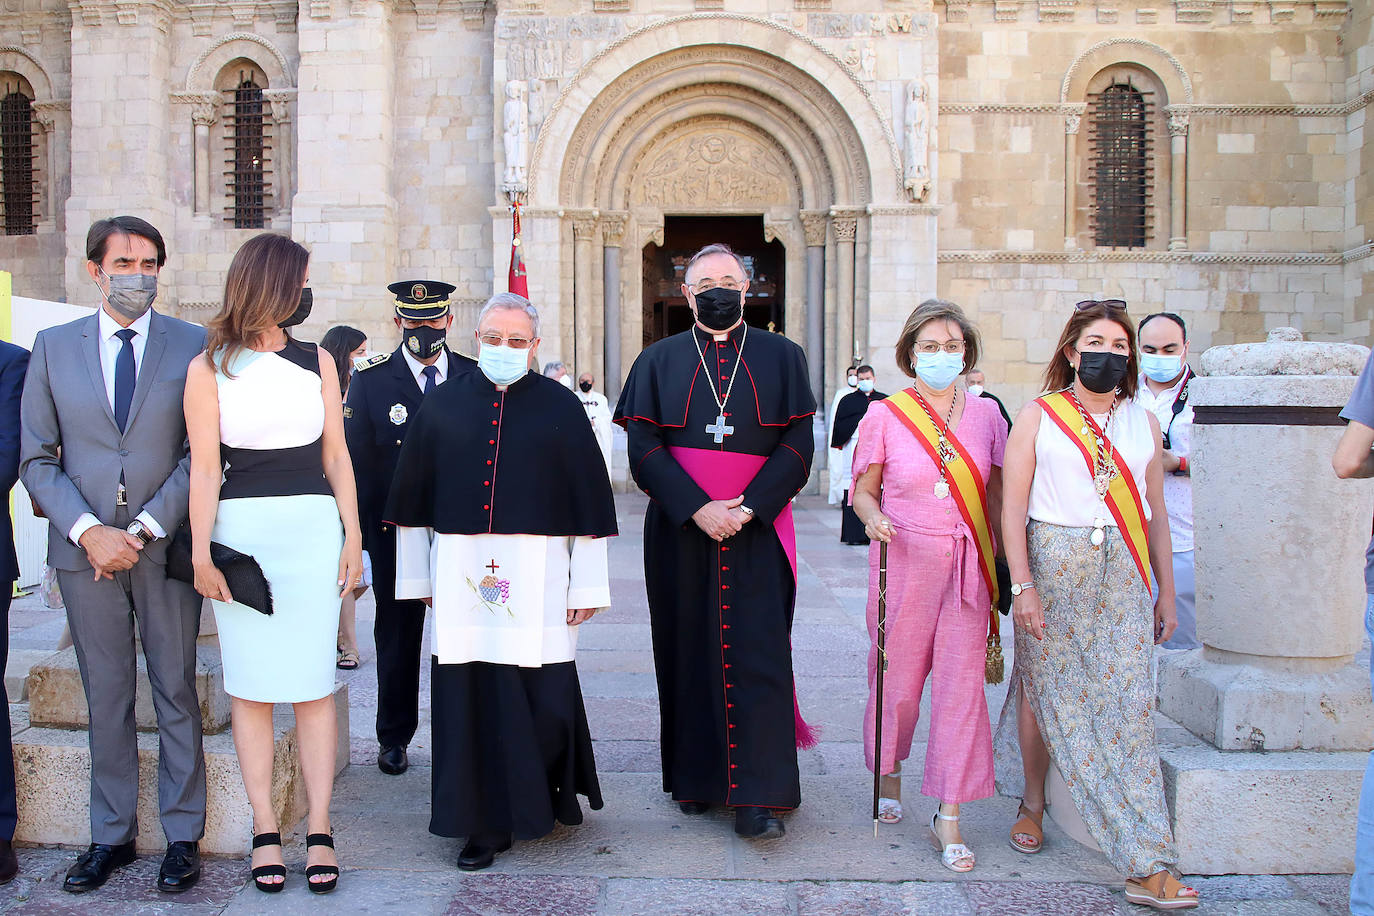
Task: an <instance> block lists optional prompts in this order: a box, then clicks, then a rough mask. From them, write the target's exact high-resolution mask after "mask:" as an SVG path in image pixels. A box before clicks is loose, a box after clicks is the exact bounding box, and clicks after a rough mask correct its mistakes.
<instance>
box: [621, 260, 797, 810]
mask: <svg viewBox="0 0 1374 916" xmlns="http://www.w3.org/2000/svg"><path fill="white" fill-rule="evenodd" d="M712 249H723V246H712ZM706 251H707V252H710V251H711V249H707V250H706ZM723 251H724V252H725V254H723V255H722V254H720V253H719V252H717V253H715V254H706V255H705V257H703V256H702V255H699V256H698V258H700V259H701V262H700V264H698V263H697V262H698V259H697V258H694V259H693V265H692V266H690V267H689V269H688V280H689V283H695V282H699V278H700V277H702V276H704V274H703V269H705V268H711V269H710V271H709V273H710V274H711V278H712V280H715V281H717V282H719V280H720V278H722V277H723V276H726V270H727V269H734V270H738V272H739V274H740V275H741V276H740V277H739V281H743V279H744V278H743V276H742V275H743V269H742V268H737V267H734V266H733V265H731V264H729V262H730V261H735V259H734V255H733V253H730V252H729V250H728V249H723ZM706 258H709V259H710V260H706ZM712 261H714V262H718V263H724V264H725V266H723V267H718V268H715V267H711V263H712ZM736 263H737V261H736ZM703 265H704V266H703ZM706 282H711V280H708V281H706ZM737 285H738V286H742V287H745V288H747V283H743V282H740V283H738V284H737ZM685 288H686V289H687V292H688V293H689V300H691V301H693V307H694V309H695V310H696V313H697V315H698V323H697V325H696V326H694V327H693V328H692V329H690V330H688V331H685V332H683V333H681V334H677V335H675V336H673V337H669V338H666V339H665V340H662V341H659V342H658V343H656V344H654V345H653V346H651V347H649V348H648V349H646V350H645V351H644V352H643V353H641V354H640V356H639V358H638V359H637V360H636V361H635V363H634V366H633V367H632V368H631V370H630V374H629V377H628V378H627V380H626V382H625V387H624V390H623V391H622V393H621V397H620V403H619V405H618V406H617V408H616V414H615V422H617V423H619V424H621V425H622V426H624V427H625V428H626V431H627V433H628V435H629V463H630V471H631V473H632V474H633V476H634V480H635V482H636V483H637V484H638V485H639V487H640V489H642V490H643V491H644V492H645V493H646V494H648V496H649V497H650V500H651V501H650V503H649V507H648V510H647V513H646V515H645V519H644V574H645V579H646V584H647V587H648V595H649V615H650V621H651V624H652V627H651V629H652V636H653V644H654V666H655V669H656V672H657V677H658V698H659V706H660V710H661V726H660V727H661V746H662V755H663V784H664V786H663V787H664V790H665V791H667V792H670V793H672V797H673V799H674V800H676V801H677V802H679V804H680V805H681V807H682V809H683V811H684V812H686V813H701V812H703V811H705V810H706V809H707V808H708V807H709V806H711V805H721V804H724V805H730V806H733V807H735V808H736V831H737V832H739V833H740V834H741V835H744V836H750V837H772V836H779V835H781V833H782V823H781V821H779V820H777V819H776V817H774V813H773V812H774V811H778V810H787V809H791V808H795V807H796V806H797V805H798V804H799V803H800V801H801V787H800V783H799V780H798V773H797V751H796V748H797V741H798V736H799V735H798V730H799V727H800V728H802V729H804V723H801V722H800V717H799V716H798V717H796V718H795V719H794V711H795V705H794V704H795V697H794V690H793V681H792V655H791V647H790V643H789V639H790V633H791V628H792V611H793V604H794V600H795V597H796V544H795V537H794V533H793V528H792V517H791V500H792V497H793V496H795V495H796V494H797V493H798V492H799V491H800V490H801V488H802V486H803V485H804V484H805V483H806V480H807V477H808V476H809V474H810V471H811V458H812V452H813V448H814V446H813V437H812V419H811V418H812V416H813V414H814V413H815V411H816V403H815V400H814V398H813V397H812V394H811V389H810V385H809V383H808V378H807V369H806V357H805V355H804V354H803V353H802V350H801V348H800V347H798V346H797V345H796V344H794V343H792V342H791V341H790V340H788V339H787V338H786V337H783V336H782V335H780V334H773V333H770V332H767V331H763V330H759V329H757V328H748V327H746V326H745V325H744V324H743V323H742V321H741V320H740V319H739V312H740V305H741V295H742V292H743V290H742V289H734V290H729V289H713V290H710V291H709V293H708V292H707V291H705V290H703V291H702V292H700V293H699V294H696V295H695V296H693V295H692V294H693V293H694V290H693V289H692V287H691V286H690V285H689V286H687V287H685ZM708 313H709V314H708ZM703 319H705V320H708V321H710V323H711V325H712V326H714V327H722V328H726V329H728V330H725V331H713V330H712V329H711V327H707V326H703V325H702V323H701V322H702V321H703ZM732 379H733V385H732ZM721 400H724V401H725V404H724V406H723V407H722V406H721V404H720V402H721ZM741 498H742V499H741ZM716 500H726V501H727V502H726V503H724V504H723V505H725V506H732V508H730V509H729V511H730V512H731V513H733V517H735V518H737V519H741V522H740V525H739V527H738V531H737V532H735V533H733V534H729V535H728V536H724V537H721V538H720V539H719V540H718V539H717V537H714V536H712V534H713V532H714V533H715V534H716V535H717V536H719V535H720V533H721V532H720V530H719V529H718V527H717V524H716V522H713V521H711V520H710V518H708V517H707V515H708V514H709V513H710V512H713V511H716V510H718V509H719V507H720V505H722V504H717V503H715V502H714V501H716ZM713 507H714V508H713ZM694 516H696V518H695V519H694ZM716 517H717V518H719V516H716ZM703 525H704V526H705V527H703ZM802 737H803V740H806V739H807V737H808V736H806V735H803V736H802Z"/></svg>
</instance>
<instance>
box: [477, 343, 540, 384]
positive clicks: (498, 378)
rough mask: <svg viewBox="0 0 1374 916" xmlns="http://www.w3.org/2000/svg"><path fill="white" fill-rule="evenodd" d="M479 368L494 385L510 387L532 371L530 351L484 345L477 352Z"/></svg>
mask: <svg viewBox="0 0 1374 916" xmlns="http://www.w3.org/2000/svg"><path fill="white" fill-rule="evenodd" d="M477 368H479V369H481V370H482V374H483V375H485V376H486V377H487V378H488V379H490V380H491V383H492V384H493V385H510V384H513V383H515V382H518V381H520V379H522V378H524V376H525V373H526V372H528V371H530V351H529V350H517V349H515V348H514V347H493V346H491V345H489V344H482V345H481V347H480V349H479V350H478V352H477Z"/></svg>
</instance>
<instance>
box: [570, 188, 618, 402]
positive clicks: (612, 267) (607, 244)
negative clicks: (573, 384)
mask: <svg viewBox="0 0 1374 916" xmlns="http://www.w3.org/2000/svg"><path fill="white" fill-rule="evenodd" d="M624 238H625V214H623V213H612V214H607V215H605V216H603V217H601V244H602V246H603V248H602V251H601V288H602V289H603V290H605V295H606V308H605V315H606V342H605V348H604V350H603V352H604V353H605V371H604V372H603V373H602V374H601V377H600V381H601V384H602V386H603V387H602V391H604V392H605V394H606V399H607V400H608V401H610V402H611V403H612V404H614V403H615V402H616V399H618V398H619V397H620V382H621V375H620V257H621V255H620V243H621V242H622V240H623V239H624ZM585 371H587V370H586V369H581V368H579V369H578V373H579V374H580V373H582V372H585ZM593 371H595V370H593Z"/></svg>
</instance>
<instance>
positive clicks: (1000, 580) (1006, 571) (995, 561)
mask: <svg viewBox="0 0 1374 916" xmlns="http://www.w3.org/2000/svg"><path fill="white" fill-rule="evenodd" d="M992 565H993V566H994V567H995V568H996V570H997V610H998V611H1000V612H1001V613H1003V614H1009V613H1011V567H1010V566H1008V565H1007V561H1006V560H1004V559H1002V558H1001V557H993V558H992ZM231 587H232V586H231ZM235 594H237V592H236V593H235Z"/></svg>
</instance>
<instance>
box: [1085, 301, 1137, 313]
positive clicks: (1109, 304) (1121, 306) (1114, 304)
mask: <svg viewBox="0 0 1374 916" xmlns="http://www.w3.org/2000/svg"><path fill="white" fill-rule="evenodd" d="M1099 305H1100V306H1102V307H1103V308H1105V309H1110V310H1111V311H1116V312H1124V311H1126V300H1125V299H1084V300H1083V301H1082V302H1075V303H1074V304H1073V307H1074V310H1075V311H1079V312H1083V311H1087V310H1088V309H1090V308H1093V307H1095V306H1099Z"/></svg>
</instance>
